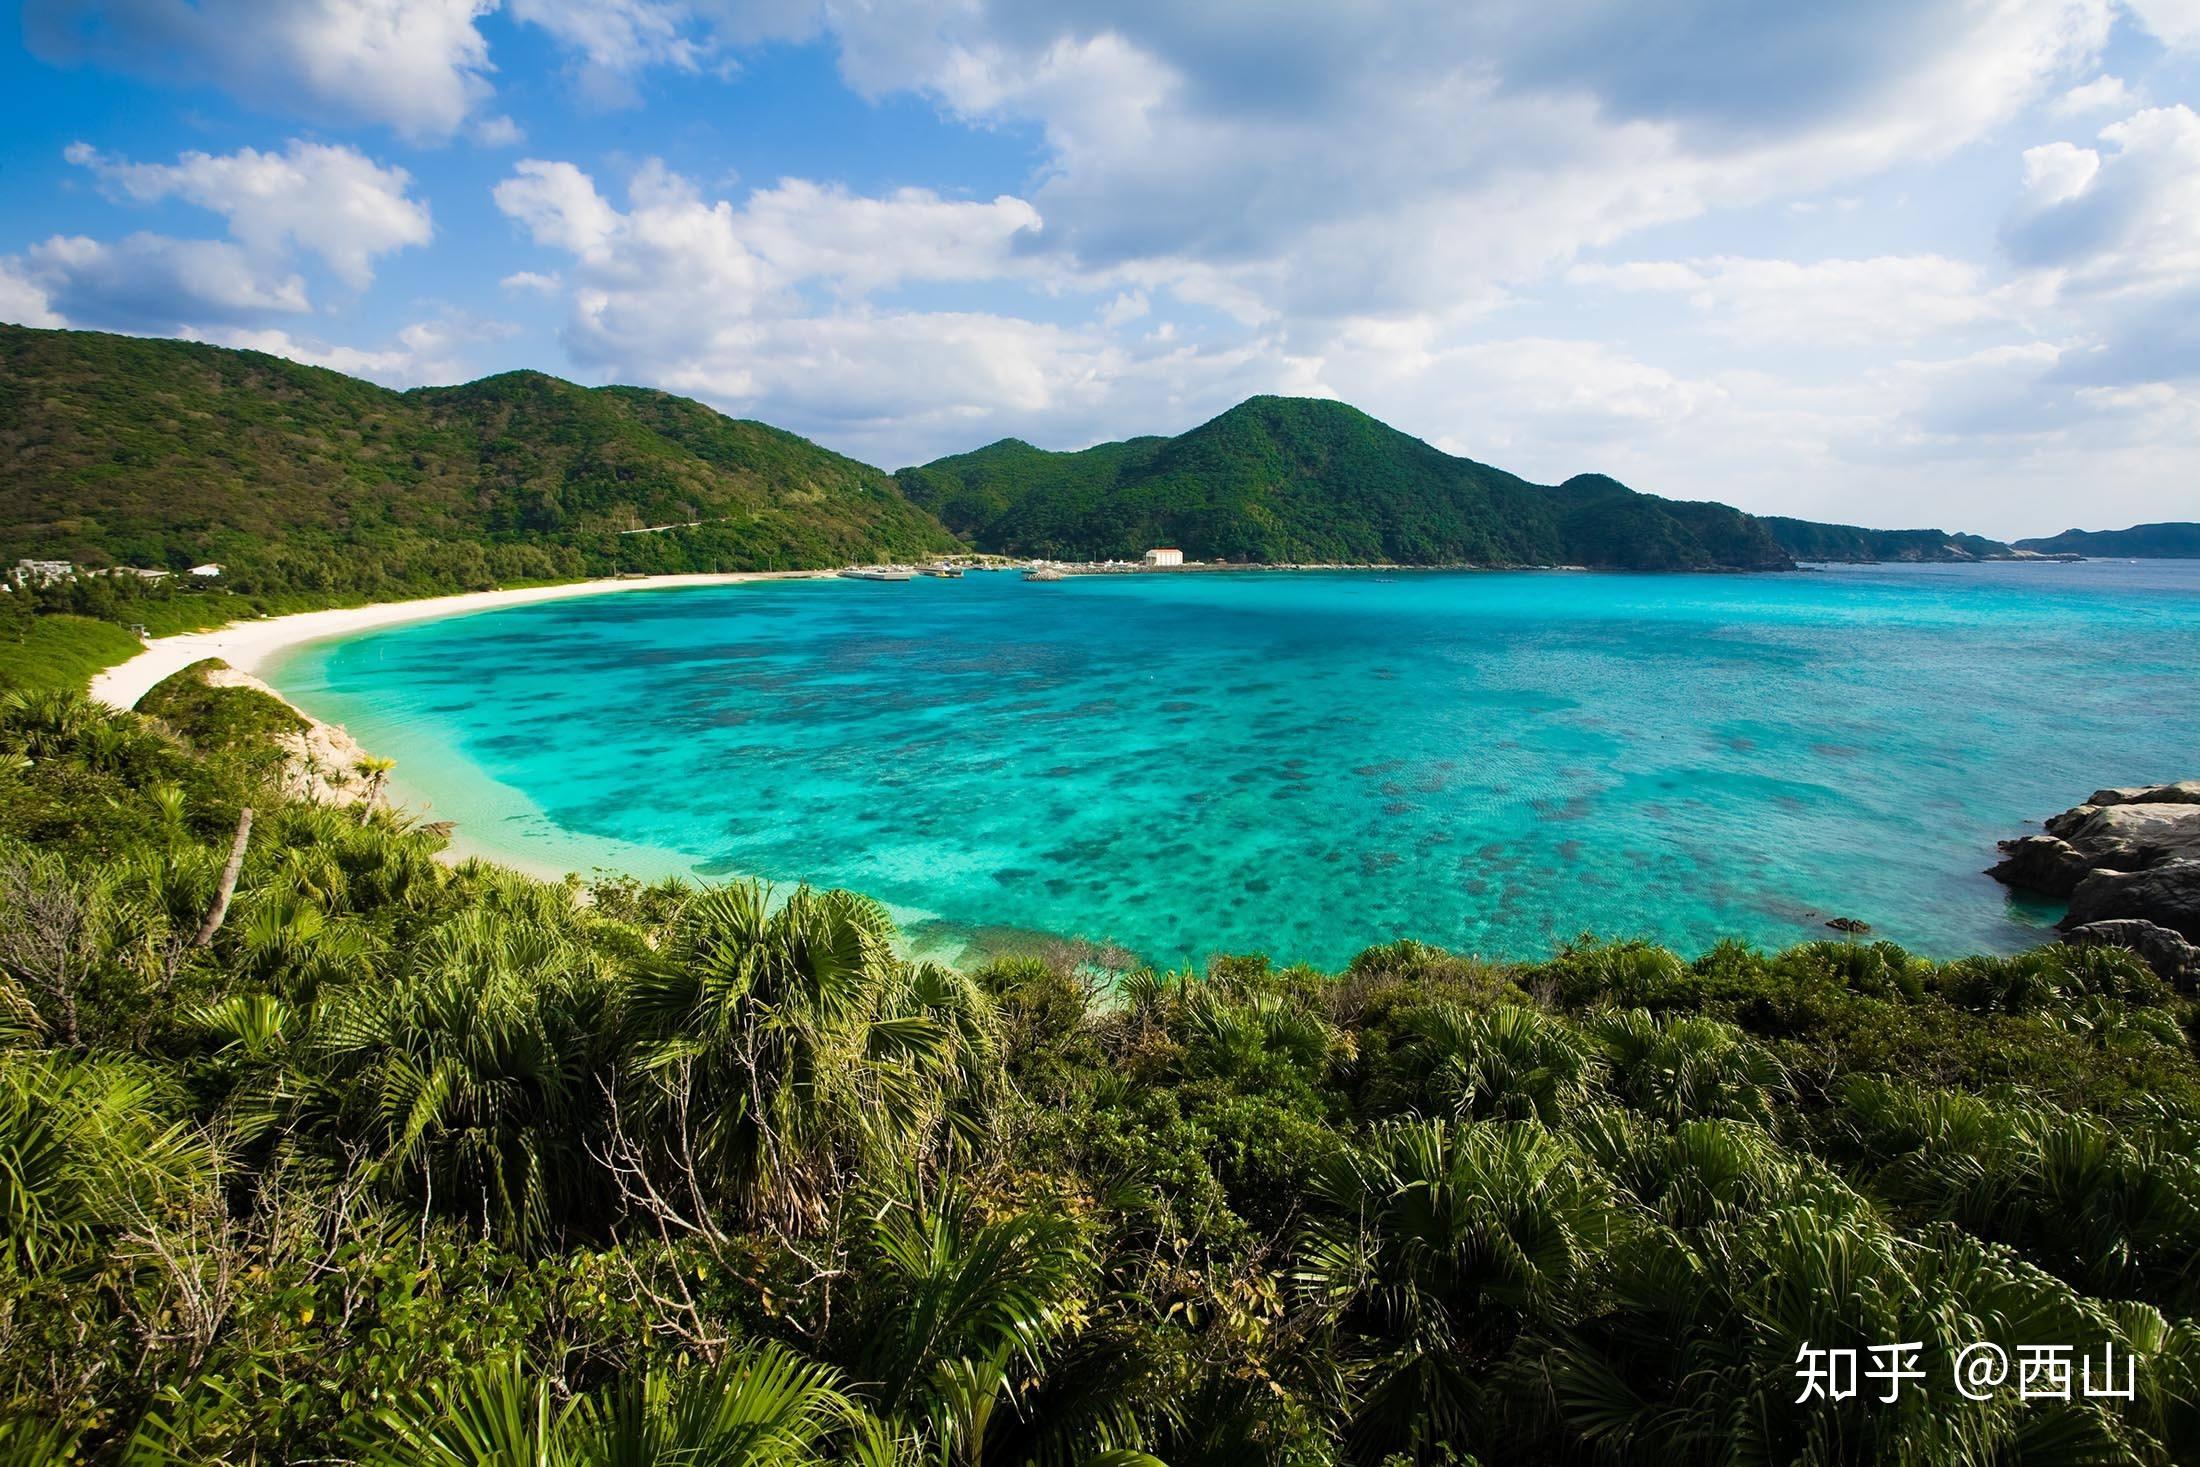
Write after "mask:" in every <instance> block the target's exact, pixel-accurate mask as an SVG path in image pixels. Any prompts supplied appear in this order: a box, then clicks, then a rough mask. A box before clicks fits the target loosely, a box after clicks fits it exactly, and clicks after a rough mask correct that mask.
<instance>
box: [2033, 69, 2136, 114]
mask: <svg viewBox="0 0 2200 1467" xmlns="http://www.w3.org/2000/svg"><path fill="white" fill-rule="evenodd" d="M2138 102H2139V99H2138V96H2137V95H2136V94H2135V93H2134V92H2133V91H2132V90H2131V88H2130V87H2129V86H2127V85H2126V84H2125V82H2124V79H2123V78H2122V77H2120V76H2097V77H2095V78H2093V80H2091V81H2089V82H2087V83H2085V84H2084V85H2083V86H2075V87H2072V88H2071V89H2070V90H2069V91H2067V92H2064V93H2063V94H2062V95H2061V96H2060V97H2057V98H2056V99H2055V102H2054V106H2053V107H2052V109H2051V110H2052V111H2053V112H2054V113H2055V115H2056V116H2058V117H2080V116H2083V115H2084V114H2086V113H2088V112H2123V111H2127V110H2129V109H2130V108H2132V107H2135V106H2137V105H2138Z"/></svg>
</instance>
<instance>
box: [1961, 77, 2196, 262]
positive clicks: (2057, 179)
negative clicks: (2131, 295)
mask: <svg viewBox="0 0 2200 1467" xmlns="http://www.w3.org/2000/svg"><path fill="white" fill-rule="evenodd" d="M2100 142H2101V143H2102V144H2104V145H2105V146H2104V148H2102V149H2094V148H2080V147H2077V146H2075V145H2073V144H2070V143H2061V142H2058V143H2050V144H2048V145H2046V146H2044V147H2039V148H2033V149H2030V150H2029V151H2027V152H2026V153H2025V155H2024V165H2025V166H2024V194H2023V197H2022V198H2021V199H2020V200H2019V201H2018V204H2017V207H2016V208H2015V210H2014V211H2012V213H2011V215H2010V217H2009V219H2008V220H2007V221H2006V222H2005V223H2004V225H2003V228H2002V242H2003V244H2004V245H2005V246H2006V247H2007V248H2008V250H2009V252H2010V254H2011V256H2012V257H2013V258H2015V259H2016V260H2017V261H2018V263H2020V264H2024V265H2030V266H2037V267H2043V268H2052V269H2056V270H2060V271H2062V272H2064V274H2065V276H2066V278H2067V280H2068V281H2069V282H2070V283H2071V285H2072V286H2074V287H2076V288H2080V289H2086V290H2094V291H2102V292H2123V291H2133V290H2148V289H2158V288H2162V287H2166V286H2179V285H2186V284H2190V283H2191V282H2192V281H2194V280H2195V279H2200V114H2196V113H2194V112H2193V110H2192V109H2191V108H2190V107H2186V106H2183V105H2179V106H2174V107H2153V108H2149V109H2147V110H2146V111H2143V112H2137V113H2134V114H2133V115H2132V116H2130V117H2128V118H2126V119H2124V120H2123V121H2122V122H2118V123H2113V124H2111V125H2110V126H2108V127H2105V128H2103V129H2101V133H2100Z"/></svg>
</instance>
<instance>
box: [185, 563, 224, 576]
mask: <svg viewBox="0 0 2200 1467" xmlns="http://www.w3.org/2000/svg"><path fill="white" fill-rule="evenodd" d="M221 573H222V568H221V567H220V566H218V565H213V564H211V563H209V564H207V565H195V566H192V567H191V569H190V570H189V571H188V572H186V574H188V575H194V576H204V577H206V579H208V580H212V579H214V577H216V576H218V575H220V574H221Z"/></svg>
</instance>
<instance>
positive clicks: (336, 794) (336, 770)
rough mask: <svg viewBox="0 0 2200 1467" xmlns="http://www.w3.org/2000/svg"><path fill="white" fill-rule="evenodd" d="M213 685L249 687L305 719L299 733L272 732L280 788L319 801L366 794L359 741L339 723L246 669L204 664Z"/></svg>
mask: <svg viewBox="0 0 2200 1467" xmlns="http://www.w3.org/2000/svg"><path fill="white" fill-rule="evenodd" d="M204 676H205V678H206V681H207V682H208V684H209V685H211V686H213V687H217V688H252V689H254V690H256V691H258V692H262V693H265V694H267V695H268V696H269V697H270V698H273V699H275V700H276V701H277V702H279V703H281V704H282V705H283V706H284V707H286V708H288V709H290V710H291V711H292V712H294V713H296V714H297V715H298V716H299V717H300V718H301V719H303V720H304V721H305V728H304V730H303V731H302V732H299V733H286V734H279V735H277V736H276V739H275V742H276V744H277V745H279V746H280V747H281V749H282V751H283V754H284V759H283V792H284V793H285V794H288V795H291V796H293V797H295V798H297V799H303V800H313V801H316V802H318V803H320V804H323V805H356V804H358V803H359V802H360V801H361V800H363V799H365V798H366V796H367V790H368V785H367V782H366V781H365V780H363V779H361V778H360V777H359V774H358V765H359V761H360V760H361V759H364V758H365V757H366V755H367V751H366V750H365V749H362V748H360V747H359V741H358V740H356V739H354V738H353V737H352V736H351V735H350V734H348V733H346V732H345V731H344V727H343V725H342V724H336V723H323V722H321V721H320V720H319V719H317V718H315V717H314V716H313V715H312V714H310V713H307V712H306V711H305V710H304V709H302V708H300V707H298V705H297V704H295V703H293V702H291V701H290V700H289V699H288V698H285V697H284V696H283V695H282V694H281V693H278V692H276V691H275V690H274V689H273V688H271V687H269V686H268V685H267V684H266V683H264V682H261V681H260V680H259V679H258V678H256V677H254V676H252V674H250V673H248V672H239V671H237V669H235V668H234V667H229V666H226V665H224V666H219V667H209V668H207V669H206V672H205V674H204Z"/></svg>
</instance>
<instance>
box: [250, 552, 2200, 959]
mask: <svg viewBox="0 0 2200 1467" xmlns="http://www.w3.org/2000/svg"><path fill="white" fill-rule="evenodd" d="M272 681H274V682H275V683H276V685H277V686H279V687H280V688H282V689H283V691H284V692H285V693H287V694H289V695H290V696H292V697H293V698H295V699H296V700H297V701H298V702H299V703H300V704H301V705H302V706H304V707H306V708H308V709H309V710H311V711H313V712H314V713H316V714H317V715H319V716H322V717H324V718H329V719H333V720H336V721H340V722H343V723H345V724H347V725H349V727H350V729H351V731H352V732H353V733H354V734H355V735H357V736H358V737H359V739H360V740H361V742H362V743H364V744H365V745H366V746H367V747H368V748H371V749H374V750H376V751H377V752H382V753H388V754H391V755H394V756H395V757H397V758H398V760H399V761H400V764H399V776H400V780H399V782H400V787H401V788H402V789H403V790H404V791H405V792H406V793H407V794H408V795H409V796H410V797H411V798H412V799H413V800H414V801H415V802H425V803H427V804H428V805H429V806H430V807H431V813H432V815H434V816H439V817H444V818H456V819H458V820H459V821H460V822H461V829H462V833H463V835H464V836H465V837H466V839H467V840H468V841H470V842H471V843H472V844H473V845H474V846H475V848H477V849H485V850H488V851H492V852H496V853H499V854H502V855H505V856H507V857H510V858H515V859H518V860H520V861H522V862H524V863H526V864H531V865H534V866H537V867H549V868H554V869H566V868H572V869H579V870H587V869H589V868H590V867H592V866H597V865H602V866H613V867H619V868H623V869H632V870H642V871H645V872H649V873H652V874H654V873H659V872H665V871H696V872H701V873H704V874H724V873H735V872H739V873H749V874H757V875H762V876H767V877H771V878H774V879H779V880H789V881H791V880H797V879H800V880H807V881H811V882H819V883H829V884H837V885H844V886H851V887H855V888H857V889H860V890H863V891H866V892H869V893H871V894H872V895H874V896H878V897H880V898H882V899H884V900H886V901H888V902H889V903H890V904H892V905H894V906H895V907H896V908H897V910H899V911H901V912H902V913H903V914H904V916H905V918H907V917H910V916H912V915H913V916H916V917H918V918H919V919H920V920H919V929H920V931H919V935H920V937H929V938H932V939H935V940H944V941H947V942H949V943H950V945H951V944H952V942H953V941H954V940H957V939H960V938H962V937H967V936H969V935H970V934H972V933H973V932H978V931H980V930H981V929H1000V928H1007V929H1026V930H1034V931H1040V932H1051V933H1064V934H1069V933H1075V934H1083V935H1088V936H1093V937H1110V938H1113V939H1115V940H1117V941H1119V942H1121V943H1123V944H1125V945H1126V946H1128V947H1130V948H1132V949H1134V950H1135V951H1137V952H1139V953H1141V954H1143V955H1145V956H1147V957H1148V958H1151V959H1153V960H1156V961H1161V962H1175V961H1181V960H1184V959H1187V958H1200V957H1204V956H1205V955H1207V954H1210V953H1213V952H1218V951H1255V950H1258V951H1266V952H1268V953H1270V954H1272V955H1274V956H1276V957H1278V958H1279V959H1289V960H1306V961H1311V962H1316V963H1322V964H1336V963H1340V962H1341V961H1343V960H1344V959H1345V958H1347V957H1349V956H1350V955H1351V954H1352V953H1353V952H1355V951H1357V950H1358V949H1360V948H1361V947H1364V946H1366V945H1368V944H1370V943H1374V942H1381V941H1387V940H1389V939H1391V938H1394V937H1403V936H1410V937H1417V938H1421V939H1424V940H1426V941H1430V942H1436V943H1441V944H1443V945H1445V946H1448V947H1453V948H1459V949H1464V950H1474V951H1480V952H1483V953H1487V954H1491V955H1503V956H1532V955H1536V954H1540V953H1543V952H1545V951H1548V950H1549V949H1550V948H1551V947H1552V946H1553V945H1554V944H1555V943H1556V942H1558V941H1560V940H1562V939H1564V938H1566V937H1569V936H1571V935H1573V934H1576V933H1578V932H1581V931H1583V930H1585V929H1594V930H1596V931H1598V932H1600V933H1604V934H1607V935H1641V936H1648V937H1652V938H1655V939H1657V940H1659V941H1662V942H1666V943H1670V944H1672V945H1674V946H1676V947H1679V948H1681V949H1684V950H1689V951H1694V950H1698V949H1701V948H1703V947H1705V946H1707V945H1709V944H1710V943H1712V942H1713V941H1715V940H1717V939H1718V938H1721V937H1725V936H1735V937H1741V938H1744V939H1747V940H1749V941H1753V942H1759V943H1767V944H1775V943H1787V942H1793V941H1799V940H1803V939H1807V938H1811V937H1816V936H1822V935H1824V928H1823V925H1822V924H1823V922H1824V920H1825V919H1826V918H1828V917H1831V916H1834V915H1849V916H1855V917H1860V918H1863V919H1864V920H1866V921H1868V922H1870V923H1871V924H1872V926H1873V928H1874V930H1875V933H1876V934H1877V935H1880V936H1885V937H1890V938H1893V939H1895V940H1897V941H1900V942H1903V943H1905V944H1908V945H1910V946H1912V947H1914V948H1916V949H1919V950H1921V951H1924V952H1929V953H1934V954H1943V955H1945V954H1953V953H1957V952H1962V951H1972V950H1982V949H1993V950H2006V949H2014V948H2017V947H2021V946H2024V945H2026V944H2028V943H2030V942H2034V941H2038V940H2040V937H2041V935H2042V929H2043V928H2044V926H2045V925H2046V924H2047V923H2048V922H2049V921H2051V920H2052V917H2053V916H2054V915H2055V914H2054V913H2053V911H2052V910H2046V909H2041V908H2038V907H2034V906H2028V905H2026V904H2022V903H2016V902H2012V901H2011V900H2010V899H2009V898H2008V897H2007V896H2006V895H2005V893H2004V892H2003V891H2002V889H2001V888H2000V887H1998V886H1997V885H1995V884H1994V883H1993V882H1991V881H1989V880H1988V879H1987V878H1985V877H1984V876H1982V875H1980V874H1979V872H1980V870H1981V868H1982V867H1984V866H1985V865H1987V864H1988V863H1989V862H1990V861H1991V860H1992V859H1993V857H1994V842H1995V840H1996V839H1997V838H1999V837H2002V836H2006V835H2011V834H2015V833H2017V832H2019V831H2020V830H2021V829H2022V828H2023V826H2024V824H2025V822H2026V821H2028V820H2035V819H2037V818H2039V817H2040V816H2042V815H2045V814H2048V813H2050V812H2052V811H2055V810H2058V809H2061V808H2062V807H2063V806H2065V805H2068V804H2071V803H2073V802H2075V801H2076V800H2078V799H2080V798H2082V797H2083V796H2084V795H2085V793H2086V792H2087V791H2089V790H2091V789H2093V788H2094V787H2095V786H2097V785H2100V784H2115V783H2125V782H2137V781H2145V780H2155V779H2170V778H2180V777H2191V776H2195V775H2200V737H2196V735H2195V729H2200V562H2152V563H2142V564H2137V565H2132V564H2124V563H2111V562H2088V563H2085V564H2079V565H1999V566H1956V567H1871V568H1841V569H1832V570H1828V571H1825V572H1822V573H1805V574H1797V575H1776V576H1620V575H1578V574H1562V573H1410V572H1408V573H1399V574H1397V575H1395V576H1390V575H1376V574H1373V573H1368V572H1339V573H1330V574H1324V573H1255V572H1247V573H1236V574H1229V575H1181V576H1122V577H1107V578H1085V579H1072V580H1068V581H1063V582H1060V583H1056V584H1049V585H1030V584H1026V583H1024V582H1023V581H1022V580H1021V579H1020V578H1018V577H1017V576H1015V575H1012V574H1000V575H973V576H969V577H966V578H964V579H962V580H960V581H937V580H918V581H913V582H910V583H907V584H873V583H861V582H851V581H807V582H779V583H765V584H753V585H740V586H729V587H720V588H711V589H699V590H679V591H663V592H637V593H633V594H630V595H623V596H612V597H601V598H593V599H582V600H574V601H565V602H550V603H545V604H540V605H534V606H527V607H521V608H515V609H512V610H507V611H500V612H495V613H490V614H486V615H476V616H469V617H464V618H459V619H453V620H447V621H438V622H428V623H420V624H415V625H411V626H405V627H399V628H395V629H390V630H384V631H379V632H374V633H370V634H366V635H362V636H359V637H355V638H352V639H349V640H344V641H337V642H331V643H324V644H320V645H316V646H310V647H306V648H302V649H298V650H297V651H296V652H294V653H292V654H291V655H290V656H289V657H288V658H287V659H286V660H285V661H284V662H283V663H282V664H281V665H279V666H277V667H276V668H275V669H274V670H273V676H272ZM926 918H928V919H929V920H921V919H926Z"/></svg>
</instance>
